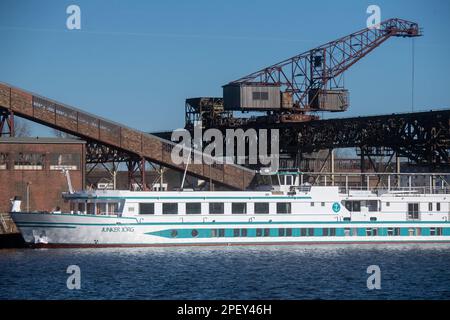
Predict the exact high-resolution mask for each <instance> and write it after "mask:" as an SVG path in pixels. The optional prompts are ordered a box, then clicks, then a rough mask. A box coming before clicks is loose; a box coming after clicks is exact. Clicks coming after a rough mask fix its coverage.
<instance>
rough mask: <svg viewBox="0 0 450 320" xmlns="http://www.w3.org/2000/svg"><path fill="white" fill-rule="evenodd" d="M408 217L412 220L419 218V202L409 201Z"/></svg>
mask: <svg viewBox="0 0 450 320" xmlns="http://www.w3.org/2000/svg"><path fill="white" fill-rule="evenodd" d="M408 219H410V220H416V219H419V204H418V203H408Z"/></svg>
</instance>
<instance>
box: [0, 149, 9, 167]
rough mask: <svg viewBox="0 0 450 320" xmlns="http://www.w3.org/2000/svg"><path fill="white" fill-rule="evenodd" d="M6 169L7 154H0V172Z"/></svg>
mask: <svg viewBox="0 0 450 320" xmlns="http://www.w3.org/2000/svg"><path fill="white" fill-rule="evenodd" d="M6 169H8V154H7V153H3V152H1V153H0V170H6Z"/></svg>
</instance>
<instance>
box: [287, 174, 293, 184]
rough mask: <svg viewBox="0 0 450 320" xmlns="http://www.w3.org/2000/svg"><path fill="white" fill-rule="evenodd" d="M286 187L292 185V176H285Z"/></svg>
mask: <svg viewBox="0 0 450 320" xmlns="http://www.w3.org/2000/svg"><path fill="white" fill-rule="evenodd" d="M286 185H287V186H290V185H292V176H286Z"/></svg>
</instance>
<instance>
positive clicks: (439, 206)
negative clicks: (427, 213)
mask: <svg viewBox="0 0 450 320" xmlns="http://www.w3.org/2000/svg"><path fill="white" fill-rule="evenodd" d="M436 211H441V203H440V202H437V203H436Z"/></svg>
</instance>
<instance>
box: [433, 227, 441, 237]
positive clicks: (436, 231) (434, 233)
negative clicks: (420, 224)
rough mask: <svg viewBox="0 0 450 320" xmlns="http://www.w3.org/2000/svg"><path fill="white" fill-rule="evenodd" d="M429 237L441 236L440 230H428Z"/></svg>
mask: <svg viewBox="0 0 450 320" xmlns="http://www.w3.org/2000/svg"><path fill="white" fill-rule="evenodd" d="M430 236H442V228H430Z"/></svg>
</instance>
